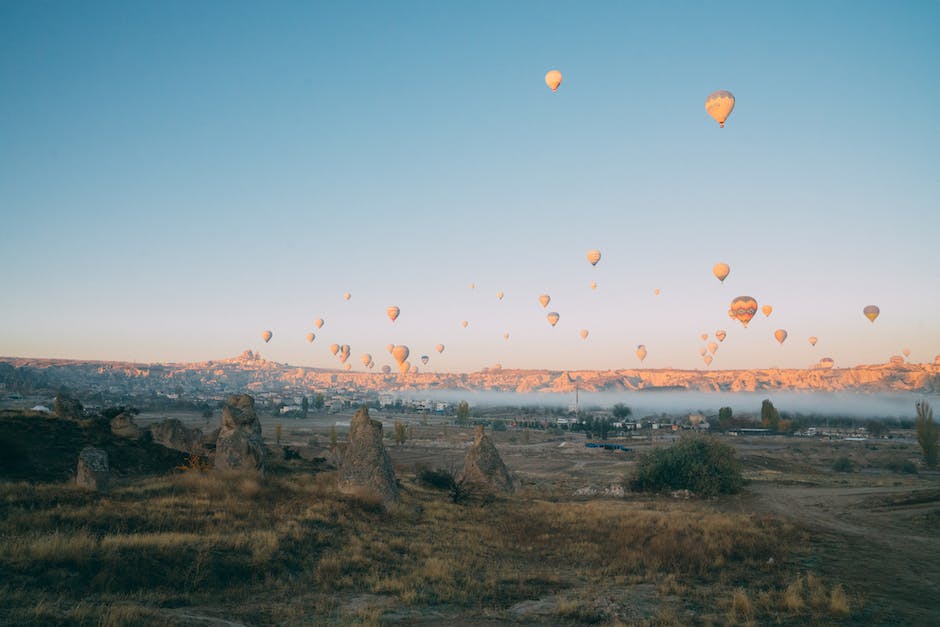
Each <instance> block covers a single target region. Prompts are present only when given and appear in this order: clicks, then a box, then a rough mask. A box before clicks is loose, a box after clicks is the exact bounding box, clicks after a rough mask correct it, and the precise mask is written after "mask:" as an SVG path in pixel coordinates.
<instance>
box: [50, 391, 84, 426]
mask: <svg viewBox="0 0 940 627" xmlns="http://www.w3.org/2000/svg"><path fill="white" fill-rule="evenodd" d="M84 413H85V408H84V407H82V404H81V402H80V401H79V400H78V399H77V398H75V397H73V396H70V395H68V394H66V393H65V392H59V393H58V394H56V397H55V415H56V416H58V417H59V418H69V419H71V420H77V419H79V418H81V417H82V416H84Z"/></svg>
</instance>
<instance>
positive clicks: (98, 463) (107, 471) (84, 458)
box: [75, 446, 111, 492]
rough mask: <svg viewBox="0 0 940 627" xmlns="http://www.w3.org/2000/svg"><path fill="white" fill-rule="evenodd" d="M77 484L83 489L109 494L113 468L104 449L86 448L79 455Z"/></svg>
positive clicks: (76, 473)
mask: <svg viewBox="0 0 940 627" xmlns="http://www.w3.org/2000/svg"><path fill="white" fill-rule="evenodd" d="M75 483H76V484H78V485H79V486H81V487H83V488H88V489H90V490H97V491H98V492H107V491H108V487H109V484H110V483H111V467H110V466H109V465H108V452H107V451H105V450H104V449H100V448H95V447H92V446H86V447H85V448H83V449H82V451H81V453H79V454H78V469H77V470H76V472H75Z"/></svg>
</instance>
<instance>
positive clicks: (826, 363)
mask: <svg viewBox="0 0 940 627" xmlns="http://www.w3.org/2000/svg"><path fill="white" fill-rule="evenodd" d="M835 364H836V362H835V361H833V359H832V357H823V358H822V359H820V360H819V365H820V366H822V367H823V368H825V369H827V370H829V369H830V368H832V367H833V366H834V365H835Z"/></svg>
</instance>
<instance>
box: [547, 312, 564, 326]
mask: <svg viewBox="0 0 940 627" xmlns="http://www.w3.org/2000/svg"><path fill="white" fill-rule="evenodd" d="M545 317H546V318H548V323H549V324H550V325H552V326H555V325H556V324H558V319H559V318H561V316H559V315H558V313H557V312H555V311H553V312H551V313H550V314H548V315H547V316H545Z"/></svg>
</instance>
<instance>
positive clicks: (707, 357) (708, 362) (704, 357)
mask: <svg viewBox="0 0 940 627" xmlns="http://www.w3.org/2000/svg"><path fill="white" fill-rule="evenodd" d="M702 360H703V361H704V362H705V365H706V366H711V365H712V356H711V355H702Z"/></svg>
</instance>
